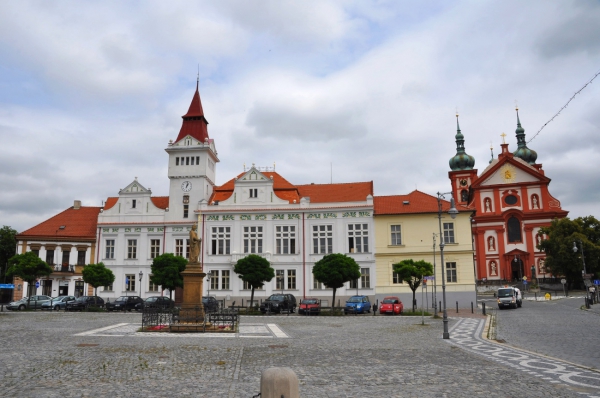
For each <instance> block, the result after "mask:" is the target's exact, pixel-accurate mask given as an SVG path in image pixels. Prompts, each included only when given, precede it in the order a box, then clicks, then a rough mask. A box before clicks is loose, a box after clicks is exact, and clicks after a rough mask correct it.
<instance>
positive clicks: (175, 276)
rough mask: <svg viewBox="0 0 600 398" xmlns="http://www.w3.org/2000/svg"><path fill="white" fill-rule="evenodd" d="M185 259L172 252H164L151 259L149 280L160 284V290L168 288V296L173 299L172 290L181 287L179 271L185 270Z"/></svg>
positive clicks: (181, 278)
mask: <svg viewBox="0 0 600 398" xmlns="http://www.w3.org/2000/svg"><path fill="white" fill-rule="evenodd" d="M186 266H187V260H186V259H185V258H183V257H181V256H175V255H174V254H173V253H165V254H161V255H160V256H156V257H154V260H152V266H151V270H152V275H151V276H150V281H151V282H152V283H154V284H155V285H160V286H161V288H162V290H165V289H169V298H170V299H173V290H175V288H178V287H183V277H182V276H181V273H182V272H183V271H185V267H186Z"/></svg>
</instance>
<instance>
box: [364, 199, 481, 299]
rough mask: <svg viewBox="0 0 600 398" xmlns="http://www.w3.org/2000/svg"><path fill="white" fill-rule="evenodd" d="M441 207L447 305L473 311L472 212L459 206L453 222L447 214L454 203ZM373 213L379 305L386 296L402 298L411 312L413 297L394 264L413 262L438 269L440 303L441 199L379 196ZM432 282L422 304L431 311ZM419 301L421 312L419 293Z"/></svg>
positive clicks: (437, 295)
mask: <svg viewBox="0 0 600 398" xmlns="http://www.w3.org/2000/svg"><path fill="white" fill-rule="evenodd" d="M441 204H442V220H441V222H442V235H443V237H444V243H445V245H444V263H445V268H444V274H445V278H446V305H447V307H448V308H456V302H457V301H458V304H459V307H461V308H469V307H470V306H471V302H473V304H476V292H475V272H474V265H473V254H474V250H473V244H472V235H471V219H470V217H471V215H472V211H470V210H467V209H466V208H465V207H462V206H457V210H458V211H459V213H458V215H457V216H456V218H455V219H452V218H451V217H450V215H449V214H448V210H449V209H450V202H449V201H446V200H442V201H441ZM374 208H375V211H374V222H375V266H376V272H375V275H376V277H377V281H376V287H375V293H376V297H377V299H379V300H380V301H381V299H383V297H386V296H398V297H400V299H401V300H402V302H403V303H404V306H405V308H409V307H410V305H411V300H412V291H411V290H410V287H409V286H408V284H407V283H403V282H402V281H400V280H399V278H398V277H397V275H396V274H395V273H394V270H393V264H395V263H398V262H400V261H402V260H408V259H413V260H415V261H418V260H425V261H427V262H429V263H431V264H435V284H436V297H435V299H436V300H435V301H437V302H440V301H442V276H441V272H442V268H441V263H442V262H441V258H440V246H439V244H440V238H439V234H440V227H439V219H438V200H437V197H434V196H431V195H428V194H425V193H423V192H419V191H416V190H415V191H413V192H411V193H410V194H408V195H394V196H375V197H374ZM434 239H435V248H434ZM434 252H435V253H434ZM433 282H434V281H430V282H428V284H427V290H425V291H426V292H427V298H426V299H425V298H424V299H423V301H426V303H425V305H428V306H429V307H432V301H433V299H434V298H433V295H432V294H433V290H434V289H433V287H434V286H433V285H434V283H433ZM416 299H417V303H418V306H421V304H420V302H421V288H420V287H419V289H418V290H417V294H416Z"/></svg>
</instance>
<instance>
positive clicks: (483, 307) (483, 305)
mask: <svg viewBox="0 0 600 398" xmlns="http://www.w3.org/2000/svg"><path fill="white" fill-rule="evenodd" d="M481 312H482V313H483V315H486V314H485V303H481Z"/></svg>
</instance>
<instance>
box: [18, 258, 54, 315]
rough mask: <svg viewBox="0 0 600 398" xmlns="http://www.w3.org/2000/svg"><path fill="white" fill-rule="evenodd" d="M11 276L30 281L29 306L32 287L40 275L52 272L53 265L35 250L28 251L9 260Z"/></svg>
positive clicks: (28, 289)
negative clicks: (40, 256)
mask: <svg viewBox="0 0 600 398" xmlns="http://www.w3.org/2000/svg"><path fill="white" fill-rule="evenodd" d="M8 265H9V268H8V272H7V275H8V276H9V277H15V276H16V277H18V278H21V279H23V280H24V281H25V282H27V283H28V286H27V298H28V300H27V306H28V307H29V297H31V287H32V286H35V281H36V279H37V278H39V277H40V276H48V275H50V274H51V273H52V267H50V266H49V265H48V264H46V262H45V261H43V260H42V259H41V258H39V257H38V255H37V254H35V253H34V252H27V253H23V254H17V255H15V256H12V257H11V258H10V259H9V260H8Z"/></svg>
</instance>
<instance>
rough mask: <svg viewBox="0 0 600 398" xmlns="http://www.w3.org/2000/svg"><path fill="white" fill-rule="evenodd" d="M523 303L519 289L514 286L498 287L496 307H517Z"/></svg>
mask: <svg viewBox="0 0 600 398" xmlns="http://www.w3.org/2000/svg"><path fill="white" fill-rule="evenodd" d="M522 305H523V296H521V290H519V289H518V288H516V287H501V288H500V289H498V308H500V309H501V310H502V309H504V307H508V308H511V307H512V308H517V307H521V306H522Z"/></svg>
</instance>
